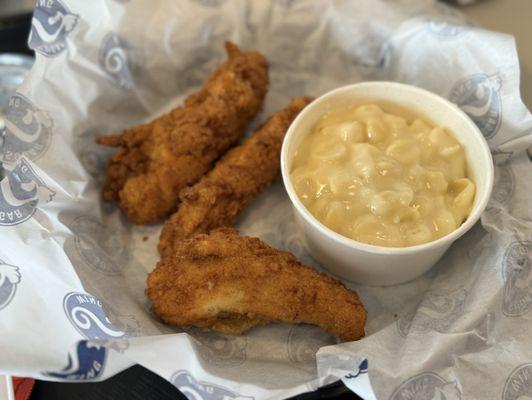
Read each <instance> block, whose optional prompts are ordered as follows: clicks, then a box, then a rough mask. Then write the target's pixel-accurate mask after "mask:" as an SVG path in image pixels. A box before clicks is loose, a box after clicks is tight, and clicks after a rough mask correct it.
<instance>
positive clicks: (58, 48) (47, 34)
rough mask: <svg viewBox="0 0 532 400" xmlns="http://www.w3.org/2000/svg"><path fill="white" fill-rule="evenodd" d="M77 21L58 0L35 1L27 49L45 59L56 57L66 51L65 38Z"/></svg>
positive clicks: (77, 17) (76, 17)
mask: <svg viewBox="0 0 532 400" xmlns="http://www.w3.org/2000/svg"><path fill="white" fill-rule="evenodd" d="M78 19H79V16H78V15H76V14H72V13H71V12H70V11H69V10H68V8H67V7H66V6H65V5H64V4H63V3H61V1H59V0H37V3H36V5H35V9H34V11H33V20H32V22H31V31H30V37H29V39H28V44H29V47H30V48H32V49H33V50H35V51H37V52H39V53H41V54H42V55H44V56H47V57H53V56H56V55H58V54H59V53H61V52H62V51H63V50H65V49H66V38H67V36H68V35H69V34H70V32H72V30H74V27H75V26H76V24H77V23H78Z"/></svg>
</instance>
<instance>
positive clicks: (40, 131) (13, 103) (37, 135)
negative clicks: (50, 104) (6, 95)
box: [2, 93, 53, 163]
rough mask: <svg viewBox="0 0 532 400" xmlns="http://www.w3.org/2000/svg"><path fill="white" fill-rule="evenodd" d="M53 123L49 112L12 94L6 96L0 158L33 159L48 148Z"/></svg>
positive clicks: (7, 160)
mask: <svg viewBox="0 0 532 400" xmlns="http://www.w3.org/2000/svg"><path fill="white" fill-rule="evenodd" d="M52 127H53V122H52V119H51V118H50V115H49V114H48V113H47V112H46V111H43V110H39V109H37V108H36V107H35V106H34V105H33V103H32V102H31V101H30V100H29V99H27V98H26V97H24V96H23V95H21V94H20V93H16V94H15V95H13V96H12V97H11V98H10V99H9V106H8V109H7V113H6V118H5V136H4V145H3V146H2V147H3V148H2V161H3V162H5V163H15V162H16V161H18V160H19V159H20V157H22V156H24V157H26V158H27V159H29V160H36V159H37V158H39V157H40V156H41V155H42V154H44V152H45V151H46V150H47V149H48V145H49V144H50V139H51V136H52Z"/></svg>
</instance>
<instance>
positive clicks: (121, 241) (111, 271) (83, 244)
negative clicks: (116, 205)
mask: <svg viewBox="0 0 532 400" xmlns="http://www.w3.org/2000/svg"><path fill="white" fill-rule="evenodd" d="M70 230H71V231H72V232H73V233H74V238H73V241H74V247H75V250H76V253H77V255H78V256H79V257H80V258H81V260H82V261H83V262H84V263H85V264H86V265H87V266H89V267H90V268H92V269H94V270H96V271H98V272H100V273H102V274H104V275H111V276H114V275H120V274H121V272H122V268H121V266H122V264H123V263H122V262H121V257H122V255H123V254H124V253H125V252H126V250H127V241H126V237H125V236H124V235H123V234H122V233H121V232H119V231H118V230H117V229H114V228H113V227H111V226H105V225H104V224H103V223H101V222H100V221H99V220H98V219H97V218H95V217H93V216H90V215H82V216H80V217H78V218H76V219H75V220H74V221H73V222H72V223H71V224H70Z"/></svg>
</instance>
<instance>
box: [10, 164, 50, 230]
mask: <svg viewBox="0 0 532 400" xmlns="http://www.w3.org/2000/svg"><path fill="white" fill-rule="evenodd" d="M54 195H55V192H54V191H53V190H51V189H50V188H49V187H48V186H46V184H45V183H44V181H43V180H42V179H41V178H40V177H39V176H38V175H37V174H36V173H35V171H34V170H33V169H32V168H31V166H30V164H29V163H28V162H27V161H26V160H25V159H24V158H21V159H20V161H19V162H18V164H17V165H16V166H15V167H14V168H13V169H12V170H11V171H9V172H8V173H7V176H6V177H5V178H4V179H2V181H0V225H4V226H6V225H17V224H20V223H22V222H24V221H26V220H27V219H29V218H31V217H32V216H33V214H34V213H35V210H36V209H37V206H38V205H42V204H46V203H48V202H50V201H52V198H53V197H54Z"/></svg>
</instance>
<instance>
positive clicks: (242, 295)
mask: <svg viewBox="0 0 532 400" xmlns="http://www.w3.org/2000/svg"><path fill="white" fill-rule="evenodd" d="M146 294H147V296H148V297H149V299H150V300H151V302H152V310H153V312H154V313H155V314H156V315H157V316H158V317H159V318H160V319H161V320H162V321H164V322H166V323H170V324H174V325H178V326H200V327H208V328H211V329H214V330H218V331H221V332H225V333H231V334H240V333H242V332H244V331H246V330H247V329H249V328H251V327H253V326H255V325H257V324H264V323H270V322H286V323H308V324H315V325H318V326H320V327H321V328H322V329H324V330H325V331H327V332H330V333H332V334H335V335H337V336H338V337H340V338H342V339H345V340H357V339H360V338H362V337H363V336H364V325H365V321H366V310H365V309H364V306H363V305H362V303H361V302H360V300H359V299H358V297H357V295H356V293H355V292H352V291H350V290H348V289H347V288H346V287H345V286H344V285H343V284H342V283H341V282H340V281H339V280H337V279H334V278H331V277H329V276H327V275H325V274H322V273H319V272H318V271H316V270H314V269H312V268H310V267H307V266H304V265H302V264H301V263H299V262H298V261H297V260H296V258H295V257H294V256H293V255H292V254H290V253H287V252H283V251H279V250H276V249H274V248H272V247H270V246H268V245H267V244H266V243H264V242H262V241H261V240H259V239H257V238H251V237H242V236H239V235H238V234H237V232H236V231H235V230H233V229H230V228H223V229H216V230H214V231H212V232H211V233H210V234H197V235H194V236H191V237H189V238H188V239H185V240H183V241H181V242H179V243H178V244H177V245H176V246H175V252H174V254H173V256H172V257H166V258H164V259H163V260H161V261H160V262H159V263H158V264H157V266H156V268H155V270H154V271H153V272H152V273H151V274H149V276H148V280H147V289H146Z"/></svg>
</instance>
